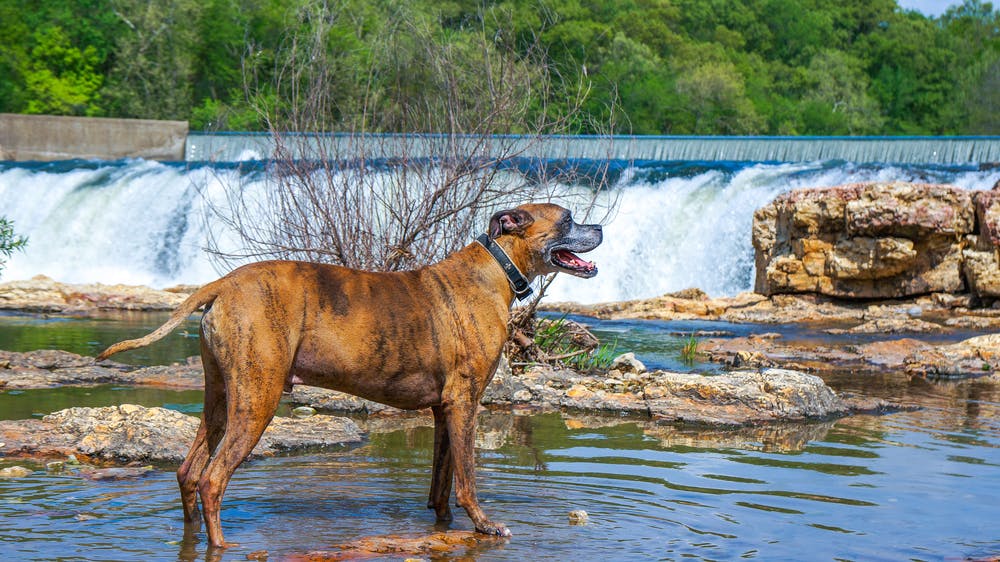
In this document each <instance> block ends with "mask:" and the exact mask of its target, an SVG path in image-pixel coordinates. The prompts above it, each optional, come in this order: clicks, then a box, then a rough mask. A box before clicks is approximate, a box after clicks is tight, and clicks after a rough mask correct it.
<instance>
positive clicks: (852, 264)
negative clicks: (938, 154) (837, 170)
mask: <svg viewBox="0 0 1000 562" xmlns="http://www.w3.org/2000/svg"><path fill="white" fill-rule="evenodd" d="M975 214H976V213H975V206H974V204H973V200H972V196H971V194H970V192H969V191H968V190H965V189H961V188H958V187H954V186H946V185H931V184H913V183H903V182H889V183H883V182H874V183H863V184H851V185H845V186H839V187H833V188H818V189H800V190H795V191H791V192H789V193H785V194H783V195H780V196H778V198H776V199H775V200H774V201H773V202H772V203H770V204H769V205H767V206H765V207H763V208H761V209H759V210H758V211H757V212H756V213H755V215H754V226H753V244H754V249H755V261H756V266H757V278H756V283H755V290H756V291H757V292H759V293H762V294H765V295H774V294H779V293H818V294H823V295H828V296H834V297H840V298H850V299H871V298H901V297H909V296H914V295H920V294H924V293H930V292H945V293H957V292H961V291H963V290H964V289H965V283H964V279H963V275H962V269H963V262H964V257H963V251H962V250H963V246H964V245H965V243H964V242H963V240H964V238H965V237H966V236H969V235H974V234H975V232H974V227H975V225H976V220H975Z"/></svg>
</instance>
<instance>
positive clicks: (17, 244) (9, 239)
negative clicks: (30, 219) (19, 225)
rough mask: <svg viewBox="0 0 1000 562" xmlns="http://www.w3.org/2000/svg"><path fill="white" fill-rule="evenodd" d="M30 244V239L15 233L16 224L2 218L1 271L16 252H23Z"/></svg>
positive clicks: (0, 238)
mask: <svg viewBox="0 0 1000 562" xmlns="http://www.w3.org/2000/svg"><path fill="white" fill-rule="evenodd" d="M27 244H28V239H27V238H25V237H24V236H20V235H18V234H15V233H14V223H12V222H11V221H9V220H7V217H0V271H3V266H4V265H5V264H6V263H7V260H6V258H9V257H10V256H11V254H13V253H14V250H23V249H24V247H25V245H27Z"/></svg>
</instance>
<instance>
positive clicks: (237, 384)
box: [97, 204, 602, 547]
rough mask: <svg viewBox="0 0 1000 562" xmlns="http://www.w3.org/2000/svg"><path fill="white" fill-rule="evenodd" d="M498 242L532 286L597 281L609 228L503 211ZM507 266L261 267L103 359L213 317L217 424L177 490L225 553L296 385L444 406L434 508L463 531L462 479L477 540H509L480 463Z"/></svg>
mask: <svg viewBox="0 0 1000 562" xmlns="http://www.w3.org/2000/svg"><path fill="white" fill-rule="evenodd" d="M488 234H489V238H490V239H491V240H493V241H495V242H496V243H497V244H498V245H499V246H500V247H502V248H503V250H504V251H505V252H506V254H507V256H509V258H510V260H511V261H512V262H513V263H514V264H515V265H516V266H517V269H518V270H520V271H521V272H523V274H524V276H525V277H527V278H528V279H529V280H530V279H532V278H534V277H536V276H538V275H541V274H545V273H552V272H560V271H561V272H567V273H570V274H572V275H576V276H578V277H585V278H587V277H593V276H594V275H596V274H597V267H596V266H595V265H594V264H593V263H591V262H588V261H585V260H583V259H581V258H579V257H577V256H576V255H575V254H574V252H587V251H589V250H593V249H594V248H596V247H597V245H598V244H600V243H601V240H602V232H601V227H600V225H581V224H577V223H575V222H574V221H573V219H572V217H571V216H570V212H569V211H568V210H566V209H563V208H562V207H559V206H558V205H552V204H532V205H523V206H520V207H517V208H514V209H509V210H505V211H501V212H499V213H496V214H494V215H493V217H492V218H491V219H490V225H489V233H488ZM483 240H486V239H485V238H484V239H483ZM487 242H489V240H487ZM486 245H491V244H489V243H487V244H486ZM499 260H500V258H494V256H493V255H491V254H490V252H488V251H487V250H486V246H485V245H484V244H483V243H472V244H470V245H468V246H466V247H465V248H464V249H462V250H459V251H458V252H455V253H454V254H452V255H450V256H448V257H447V258H445V259H444V260H443V261H441V262H439V263H436V264H434V265H431V266H427V267H423V268H420V269H417V270H414V271H404V272H393V273H372V272H366V271H357V270H352V269H347V268H344V267H338V266H333V265H323V264H316V263H307V262H295V261H267V262H261V263H255V264H251V265H247V266H244V267H240V268H238V269H236V270H234V271H233V272H231V273H229V274H228V275H226V276H225V277H223V278H221V279H219V280H217V281H214V282H212V283H209V284H208V285H205V286H204V287H202V288H200V289H199V290H198V291H196V292H195V293H194V294H192V295H191V296H190V297H189V298H188V299H187V300H186V301H184V303H183V304H181V305H180V307H178V309H177V310H176V311H175V312H174V313H173V315H172V316H171V317H170V320H168V321H167V322H166V323H165V324H164V325H163V326H160V327H159V328H158V329H157V330H155V331H154V332H152V333H150V334H149V335H147V336H145V337H142V338H139V339H135V340H128V341H123V342H120V343H117V344H115V345H112V346H111V347H109V348H108V349H107V350H105V351H104V352H103V353H101V354H100V355H99V356H98V357H97V359H98V360H103V359H105V358H107V357H109V356H111V355H113V354H115V353H118V352H120V351H125V350H128V349H133V348H136V347H141V346H145V345H148V344H150V343H152V342H154V341H156V340H158V339H160V338H162V337H164V336H165V335H167V334H168V333H169V332H170V331H171V330H173V329H174V328H175V327H176V326H177V325H178V324H180V323H181V322H182V321H183V320H184V319H185V318H186V317H187V316H188V315H190V314H191V313H193V312H194V311H196V310H197V309H198V308H200V307H202V306H204V307H205V313H204V316H203V317H202V320H201V358H202V364H203V365H204V369H205V409H204V416H203V419H202V422H201V426H200V427H199V428H198V433H197V436H196V437H195V440H194V444H193V445H192V446H191V451H190V452H189V453H188V455H187V458H186V459H185V460H184V463H183V464H182V465H181V467H180V469H178V471H177V481H178V483H179V484H180V490H181V499H182V502H183V504H184V520H185V522H186V523H188V524H189V526H188V528H189V529H190V528H191V527H194V528H197V526H199V523H198V503H197V500H198V497H199V496H200V498H201V506H202V509H203V510H204V520H205V525H206V527H207V532H208V540H209V542H210V543H211V545H213V546H216V547H222V546H225V542H224V540H223V537H222V526H221V522H220V517H219V510H220V507H221V501H222V494H223V492H225V489H226V485H227V484H228V483H229V479H230V478H231V477H232V475H233V472H234V471H235V470H236V467H238V466H239V465H240V463H241V462H243V460H244V459H245V458H246V457H247V455H248V454H249V453H250V451H251V450H252V449H253V448H254V446H255V445H256V444H257V441H258V440H260V436H261V434H262V433H263V432H264V429H265V428H266V427H267V425H268V423H270V421H271V418H272V417H274V412H275V410H276V408H277V407H278V401H279V400H280V398H281V394H282V391H283V390H284V389H286V387H289V386H290V385H291V384H292V383H302V384H309V385H314V386H321V387H324V388H331V389H336V390H340V391H344V392H348V393H350V394H354V395H357V396H361V397H363V398H367V399H369V400H373V401H376V402H381V403H383V404H388V405H390V406H395V407H396V408H403V409H408V410H416V409H421V408H428V407H429V408H431V409H432V411H433V413H434V465H433V469H432V470H433V474H432V480H431V487H430V498H429V501H428V503H427V507H429V508H433V509H434V510H435V512H436V513H437V517H438V519H441V520H449V519H451V509H450V507H449V501H448V500H449V496H450V495H451V487H452V481H453V480H454V484H455V488H456V491H455V493H456V497H457V505H458V506H460V507H464V508H465V510H466V512H467V513H468V515H469V517H470V518H471V519H472V521H473V522H474V523H475V525H476V530H477V531H479V532H481V533H488V534H494V535H500V536H509V535H510V532H509V531H508V530H507V528H506V527H505V526H504V525H503V524H502V523H498V522H495V521H492V520H490V518H488V517H487V516H486V514H485V513H484V512H483V510H482V508H480V507H479V501H478V500H477V498H476V483H475V459H474V445H475V422H476V408H477V406H478V405H479V400H480V397H481V396H482V394H483V390H484V389H485V388H486V386H487V384H489V382H490V379H491V378H492V376H493V373H494V371H495V370H496V367H497V364H498V363H499V361H500V354H501V351H502V348H503V345H504V341H505V340H506V339H507V320H508V318H509V315H510V307H511V303H512V301H513V300H514V296H515V293H514V290H513V289H512V283H511V281H509V279H508V277H507V275H506V274H505V269H504V268H503V267H501V265H500V263H499Z"/></svg>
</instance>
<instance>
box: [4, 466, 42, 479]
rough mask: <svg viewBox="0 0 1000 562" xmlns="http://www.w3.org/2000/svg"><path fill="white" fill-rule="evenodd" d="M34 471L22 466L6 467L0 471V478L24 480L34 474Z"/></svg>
mask: <svg viewBox="0 0 1000 562" xmlns="http://www.w3.org/2000/svg"><path fill="white" fill-rule="evenodd" d="M34 472H35V471H34V470H31V469H30V468H25V467H23V466H8V467H7V468H2V469H0V478H24V477H25V476H30V475H31V474H32V473H34Z"/></svg>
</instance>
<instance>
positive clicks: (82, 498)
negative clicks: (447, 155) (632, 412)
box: [0, 314, 1000, 560]
mask: <svg viewBox="0 0 1000 562" xmlns="http://www.w3.org/2000/svg"><path fill="white" fill-rule="evenodd" d="M164 318H165V316H164V315H163V314H129V315H123V316H118V317H109V318H102V319H62V318H51V317H48V318H42V317H37V316H30V315H28V316H25V315H8V316H0V348H3V349H21V350H28V349H35V348H53V347H62V348H65V349H69V350H72V351H76V352H79V353H92V352H93V350H94V349H97V348H101V347H103V346H105V345H106V344H108V343H111V342H113V341H116V340H117V339H119V338H123V337H133V336H134V335H136V334H138V333H144V332H145V331H148V330H149V329H151V328H152V327H155V326H156V325H158V324H159V323H160V322H162V321H163V319H164ZM591 323H592V324H593V326H594V328H595V329H596V330H597V331H598V332H601V333H603V334H604V335H605V336H608V335H611V334H614V335H615V337H617V338H618V341H619V346H620V348H621V349H631V348H635V349H638V350H639V356H640V358H641V359H643V360H645V361H647V362H648V363H650V364H651V365H653V366H667V367H674V368H679V367H683V365H682V364H681V363H680V362H679V360H678V359H676V357H675V356H674V355H673V354H672V353H670V352H669V351H665V350H668V349H670V348H671V346H676V347H679V346H680V345H681V344H682V342H683V340H684V336H683V335H682V334H683V333H684V332H686V331H688V330H691V329H693V328H695V326H692V325H690V324H685V323H671V322H643V321H630V322H608V323H602V322H597V321H591ZM712 327H713V328H728V329H729V330H730V331H733V332H734V333H743V332H746V331H753V330H754V329H757V328H755V327H753V326H726V325H714V326H712ZM194 329H196V324H194V321H191V322H190V323H189V324H188V325H186V326H182V327H181V329H179V330H178V331H177V332H175V334H173V335H171V336H170V337H168V338H167V339H166V340H164V341H163V342H162V348H161V349H159V351H157V353H158V354H159V355H157V356H156V357H155V358H154V357H148V356H146V357H133V358H132V359H131V360H132V361H133V362H136V363H142V364H149V363H167V362H170V361H176V360H181V359H183V358H184V357H186V356H187V355H190V354H193V353H195V350H196V348H197V340H196V339H194V338H190V337H187V336H186V335H187V334H190V333H191V331H192V330H194ZM759 329H760V331H768V330H771V329H773V327H763V326H762V327H759ZM801 335H802V336H803V337H811V335H810V334H808V333H803V334H801ZM657 341H658V342H660V345H655V343H654V342H657ZM158 345H161V344H158ZM153 348H154V349H155V348H156V346H153ZM700 367H703V366H697V365H696V366H694V368H700ZM829 382H830V384H831V385H833V386H834V387H836V388H839V389H842V390H848V391H860V392H865V393H867V394H872V395H876V396H882V397H885V398H889V399H893V400H897V401H899V402H902V403H904V404H908V405H914V406H919V407H920V409H919V410H916V411H911V412H900V413H894V414H889V415H883V416H851V417H847V418H843V419H839V420H827V421H817V422H811V423H797V424H779V425H764V426H758V427H750V428H740V429H725V428H721V429H720V428H714V427H699V426H690V425H656V424H653V423H650V422H648V421H647V420H643V419H630V418H620V417H614V416H595V415H585V414H578V413H563V414H544V415H530V414H528V413H524V412H510V411H502V410H501V411H493V412H491V413H489V414H484V415H483V416H482V417H481V418H480V428H481V431H480V436H479V440H478V441H479V443H478V444H479V448H478V451H477V452H478V462H479V473H478V482H479V492H480V498H481V500H482V502H483V505H484V508H485V509H486V510H487V512H488V513H490V514H491V515H492V516H493V517H495V518H496V519H498V520H500V521H504V522H505V523H507V524H508V525H509V526H510V528H511V530H512V532H513V534H514V536H513V537H512V538H511V539H510V540H509V541H506V542H503V543H499V544H497V545H492V546H488V547H483V548H481V549H479V550H477V551H474V552H472V553H471V555H470V556H471V557H472V558H474V559H480V560H567V559H579V560H647V559H663V560H679V559H696V560H733V559H740V558H746V559H759V560H903V559H911V560H962V559H964V558H966V557H973V558H974V557H984V556H991V555H992V556H995V555H997V554H1000V528H998V527H997V525H996V520H997V515H998V513H1000V512H998V511H997V509H998V508H997V506H998V505H1000V392H998V389H997V387H996V385H987V384H982V383H977V382H976V381H961V382H939V383H931V382H927V381H924V380H921V379H916V380H912V381H911V380H909V379H907V378H906V377H903V376H898V375H892V374H887V375H877V376H876V375H858V374H843V375H840V376H832V377H830V380H829ZM200 400H201V394H200V392H192V391H183V392H175V391H167V390H162V389H129V388H121V387H112V386H102V387H93V388H84V389H80V388H76V389H70V388H64V389H53V390H38V391H23V392H7V393H4V394H0V416H2V417H4V418H7V419H17V418H28V417H37V416H40V415H43V414H45V413H47V412H49V411H53V410H57V409H60V408H64V407H68V406H70V405H89V406H97V405H106V404H115V403H140V404H145V405H165V406H166V407H169V408H174V409H177V410H180V411H184V412H188V413H191V414H193V415H197V413H198V411H199V409H200ZM429 421H430V420H429V419H426V420H424V422H423V423H419V422H413V423H395V424H394V427H392V428H390V429H388V430H379V431H373V432H371V433H370V435H369V438H368V440H367V441H366V442H365V443H364V444H363V445H362V446H360V447H357V448H353V449H349V450H338V451H329V452H322V453H315V454H309V455H303V456H291V457H283V458H271V459H265V460H258V461H253V462H249V463H246V464H245V465H244V466H243V467H241V468H240V469H239V470H238V471H237V472H236V476H235V477H234V478H233V480H232V483H231V484H230V486H229V489H228V491H227V494H226V498H225V503H224V507H223V521H224V529H225V532H226V538H227V539H228V540H230V541H233V542H237V543H240V546H239V547H236V548H233V549H230V550H228V551H226V553H225V554H224V556H223V559H224V560H242V559H244V558H245V556H246V554H248V553H250V552H253V551H257V550H267V551H268V553H269V554H270V556H271V559H272V560H274V559H281V558H282V557H285V556H291V555H295V554H303V553H306V552H310V551H315V550H334V549H333V548H332V547H333V545H335V544H338V543H343V542H346V541H349V540H351V539H355V538H359V537H364V536H372V535H383V534H426V533H430V532H433V531H435V530H440V529H441V527H440V526H438V525H436V524H435V522H434V517H433V514H432V512H430V511H429V510H427V509H425V508H424V504H425V502H426V494H427V486H428V477H429V467H430V460H431V459H430V450H431V445H432V441H433V435H432V431H431V428H430V427H429V425H427V424H428V423H429ZM12 464H25V463H23V462H20V463H16V462H15V461H14V460H12V459H7V460H4V459H0V467H3V466H9V465H12ZM28 464H29V465H30V463H28ZM31 466H33V467H34V468H36V469H38V470H37V471H36V472H35V473H34V474H33V475H31V476H29V477H26V478H21V479H15V480H0V520H2V521H3V525H0V559H3V560H176V559H181V560H195V559H198V560H200V559H202V558H204V557H205V554H206V548H205V543H204V536H203V535H201V534H199V535H198V536H197V537H196V538H195V540H184V539H183V526H182V521H181V511H180V500H179V496H178V492H177V488H176V483H175V480H174V475H173V472H172V471H173V469H174V468H175V467H170V466H164V467H157V470H155V471H154V472H152V474H151V475H150V476H147V477H145V478H142V479H138V480H125V481H97V482H95V481H90V480H86V479H84V478H81V477H80V476H79V475H76V474H74V473H72V472H69V473H62V474H53V473H46V472H45V470H44V466H37V465H31ZM576 509H583V510H585V511H587V513H588V514H589V516H590V522H589V523H588V524H586V525H582V526H580V525H571V524H570V523H569V520H568V513H569V512H570V511H571V510H576ZM450 528H452V529H465V530H470V529H471V525H470V523H469V520H468V518H466V517H465V516H464V514H462V513H460V512H458V513H456V519H455V521H454V523H453V524H452V525H451V526H450ZM397 559H398V558H397Z"/></svg>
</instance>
